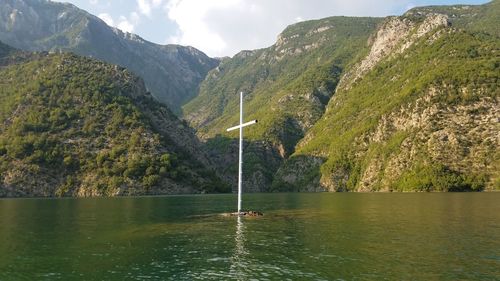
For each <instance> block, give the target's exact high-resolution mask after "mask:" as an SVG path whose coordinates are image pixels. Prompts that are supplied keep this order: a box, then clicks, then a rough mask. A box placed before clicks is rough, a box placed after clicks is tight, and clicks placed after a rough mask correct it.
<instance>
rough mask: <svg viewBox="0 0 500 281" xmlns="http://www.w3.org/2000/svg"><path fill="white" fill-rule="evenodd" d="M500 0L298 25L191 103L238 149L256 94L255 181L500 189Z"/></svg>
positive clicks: (208, 135) (232, 67)
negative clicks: (237, 131) (238, 129)
mask: <svg viewBox="0 0 500 281" xmlns="http://www.w3.org/2000/svg"><path fill="white" fill-rule="evenodd" d="M498 3H499V1H494V2H491V3H488V4H485V5H480V6H464V5H462V6H445V7H442V6H436V7H422V8H416V9H412V10H410V11H408V12H407V13H406V14H404V15H403V16H400V17H387V18H384V19H376V18H346V17H333V18H328V19H322V20H317V21H309V22H302V23H298V24H295V25H292V26H290V27H288V28H287V29H286V30H285V31H284V32H283V33H282V34H281V35H280V36H279V37H278V40H277V42H276V44H275V45H273V46H271V47H270V48H267V49H262V50H255V51H244V52H241V53H240V54H238V55H236V56H235V57H234V58H231V59H226V60H224V61H223V62H222V63H221V64H220V65H219V66H218V67H217V68H216V69H214V70H212V71H211V72H209V74H208V76H207V78H206V79H205V81H203V83H202V84H201V87H200V95H199V96H198V97H196V98H195V99H193V100H192V101H190V102H189V103H188V104H186V105H185V106H184V107H183V110H184V114H185V116H186V118H187V119H188V121H189V122H190V124H192V125H193V126H194V127H195V128H196V129H197V130H198V134H199V136H200V137H203V138H205V139H206V141H207V144H208V145H209V146H212V147H213V149H214V150H215V151H219V154H221V153H233V149H232V146H229V144H232V143H234V139H235V138H236V135H234V134H230V133H225V132H224V130H225V128H227V127H230V126H231V125H233V124H236V123H237V122H238V119H237V118H238V98H237V93H238V92H239V91H244V92H245V93H246V100H245V105H246V107H245V114H246V117H247V118H248V119H249V120H250V119H259V124H258V125H257V126H252V127H249V128H248V129H246V131H245V132H246V136H247V137H248V142H247V144H246V146H247V147H246V153H245V157H246V160H245V169H246V171H245V173H246V175H247V179H246V182H245V184H246V186H248V187H249V188H248V189H249V190H253V191H263V190H264V191H266V190H271V191H290V190H297V191H316V190H327V191H406V190H484V189H494V188H498V189H500V179H499V173H498V171H499V170H500V161H499V158H500V156H499V153H500V152H499V149H498V147H500V146H499V140H498V135H499V134H500V129H499V127H498V116H499V114H498V113H499V112H498V98H499V97H498V84H499V82H498V77H499V75H498V73H500V71H499V63H498V62H499V57H498V49H499V37H498V14H500V11H499V4H498ZM228 146H229V147H231V148H230V149H227V147H228ZM217 149H220V150H217ZM223 159H224V160H223V161H221V163H224V162H228V161H235V159H234V158H227V157H226V158H223Z"/></svg>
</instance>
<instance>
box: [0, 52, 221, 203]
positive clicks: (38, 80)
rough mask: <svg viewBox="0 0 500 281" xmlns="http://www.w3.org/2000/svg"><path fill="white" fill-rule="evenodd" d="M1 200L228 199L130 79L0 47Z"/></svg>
mask: <svg viewBox="0 0 500 281" xmlns="http://www.w3.org/2000/svg"><path fill="white" fill-rule="evenodd" d="M0 85H2V86H1V87H0V197H1V196H9V197H17V196H103V195H106V196H111V195H143V194H171V193H200V192H221V191H227V188H226V186H225V185H224V184H223V183H221V182H220V180H219V179H218V178H217V177H216V176H215V175H214V172H213V171H212V168H211V165H210V161H209V160H208V158H207V157H206V155H205V154H204V153H203V148H202V146H201V144H200V143H199V142H198V141H197V138H196V136H195V135H194V132H193V131H192V129H191V128H189V127H188V126H186V125H185V124H184V123H183V122H181V121H179V119H178V118H177V117H176V116H175V115H174V114H173V113H171V111H170V110H169V109H168V108H167V107H166V106H164V105H162V104H160V103H159V102H157V101H156V100H155V99H153V98H152V96H151V95H150V94H149V93H148V92H147V91H146V87H145V85H144V82H143V81H142V80H141V79H140V78H138V77H137V76H135V75H134V74H132V73H131V72H129V71H128V70H126V69H124V68H122V67H118V66H115V65H110V64H106V63H103V62H99V61H96V60H93V59H89V58H84V57H79V56H76V55H73V54H70V53H65V54H49V53H46V52H41V53H40V52H39V53H26V52H21V51H17V50H14V49H13V48H10V47H8V46H6V45H4V44H0Z"/></svg>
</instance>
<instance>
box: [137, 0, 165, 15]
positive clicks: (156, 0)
mask: <svg viewBox="0 0 500 281" xmlns="http://www.w3.org/2000/svg"><path fill="white" fill-rule="evenodd" d="M136 1H137V7H138V9H139V12H140V13H141V14H143V15H146V16H148V17H150V16H151V11H152V9H154V8H157V7H159V6H160V5H161V4H163V0H136Z"/></svg>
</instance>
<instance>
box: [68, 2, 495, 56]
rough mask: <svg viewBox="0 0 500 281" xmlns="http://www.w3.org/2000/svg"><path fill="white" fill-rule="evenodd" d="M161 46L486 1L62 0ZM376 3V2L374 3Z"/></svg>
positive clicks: (228, 42)
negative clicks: (337, 18) (327, 20)
mask: <svg viewBox="0 0 500 281" xmlns="http://www.w3.org/2000/svg"><path fill="white" fill-rule="evenodd" d="M58 2H70V3H72V4H74V5H76V6H78V7H79V8H81V9H84V10H86V11H88V12H90V13H91V14H94V15H96V16H98V17H99V18H101V19H102V20H104V21H105V22H106V23H107V24H108V25H110V26H114V27H117V28H119V29H121V30H123V31H126V32H131V33H135V34H138V35H139V36H141V37H142V38H144V39H146V40H148V41H151V42H154V43H158V44H181V45H189V46H193V47H195V48H197V49H199V50H201V51H203V52H205V53H206V54H207V55H209V56H211V57H223V56H233V55H234V54H236V53H238V52H239V51H241V50H253V49H259V48H265V47H268V46H270V45H272V44H274V42H275V41H276V37H277V35H278V34H279V33H280V32H281V31H283V29H285V27H286V26H288V25H290V24H293V23H296V22H300V21H304V20H311V19H319V18H325V17H329V16H388V15H401V14H402V13H404V12H405V11H407V10H408V9H410V8H413V7H416V6H426V5H451V4H483V3H486V2H488V1H487V0H459V1H454V0H376V1H374V0H58ZM375 3H376V4H375Z"/></svg>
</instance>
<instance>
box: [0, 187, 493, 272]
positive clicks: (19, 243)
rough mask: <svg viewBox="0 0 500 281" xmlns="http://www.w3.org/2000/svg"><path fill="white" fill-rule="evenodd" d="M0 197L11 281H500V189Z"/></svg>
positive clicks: (0, 251) (0, 260)
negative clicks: (246, 212)
mask: <svg viewBox="0 0 500 281" xmlns="http://www.w3.org/2000/svg"><path fill="white" fill-rule="evenodd" d="M235 206H236V196H235V195H233V194H227V195H198V196H166V197H134V198H94V199H2V200H0V241H1V242H0V280H375V279H377V280H380V279H387V280H500V193H375V194H356V193H310V194H309V193H283V194H244V197H243V207H244V209H252V210H259V211H262V212H264V216H263V217H258V218H250V217H249V218H247V217H244V218H239V219H238V218H236V217H224V216H221V215H219V214H220V213H223V212H232V211H234V208H235Z"/></svg>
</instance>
